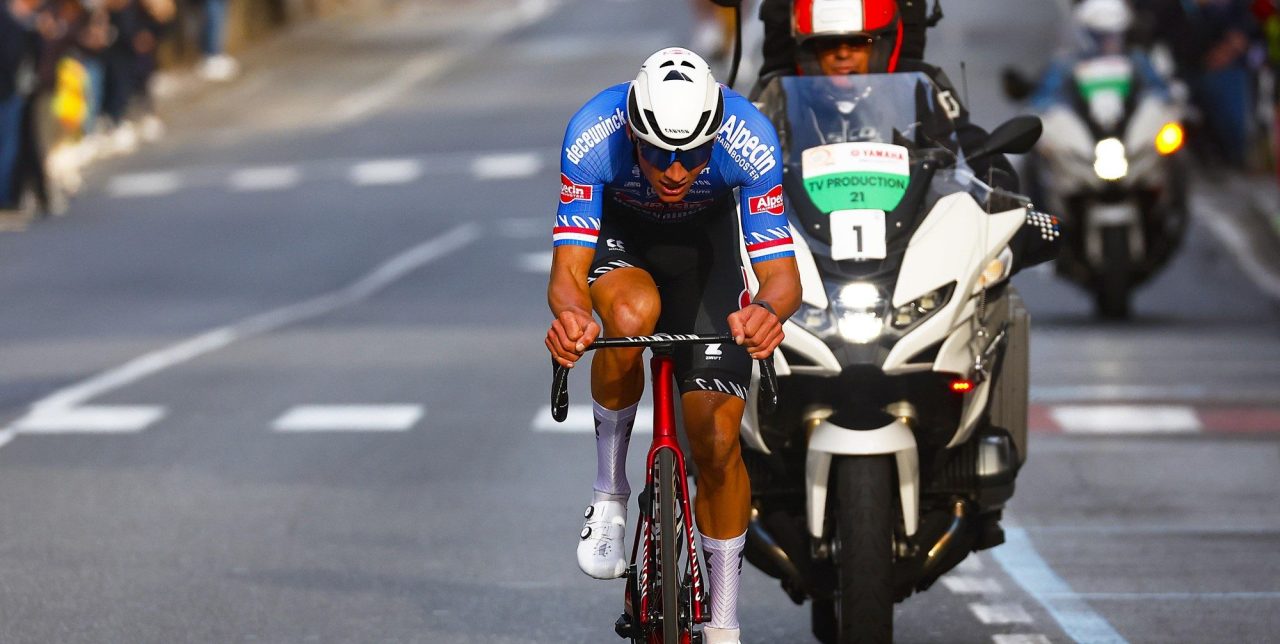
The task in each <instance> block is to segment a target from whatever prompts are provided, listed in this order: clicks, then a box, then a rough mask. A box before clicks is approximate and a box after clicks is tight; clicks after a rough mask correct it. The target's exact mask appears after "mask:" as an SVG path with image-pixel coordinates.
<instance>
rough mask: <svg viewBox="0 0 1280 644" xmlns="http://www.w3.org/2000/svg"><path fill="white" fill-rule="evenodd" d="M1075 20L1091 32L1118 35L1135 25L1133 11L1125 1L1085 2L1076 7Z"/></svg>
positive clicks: (1093, 0)
mask: <svg viewBox="0 0 1280 644" xmlns="http://www.w3.org/2000/svg"><path fill="white" fill-rule="evenodd" d="M1075 19H1076V22H1077V23H1079V24H1080V26H1082V27H1084V28H1085V29H1088V30H1089V31H1095V32H1103V33H1118V32H1122V31H1127V30H1128V29H1129V27H1130V26H1131V25H1132V24H1133V10H1132V9H1130V8H1129V3H1127V2H1125V0H1084V2H1081V3H1080V4H1078V5H1076V10H1075Z"/></svg>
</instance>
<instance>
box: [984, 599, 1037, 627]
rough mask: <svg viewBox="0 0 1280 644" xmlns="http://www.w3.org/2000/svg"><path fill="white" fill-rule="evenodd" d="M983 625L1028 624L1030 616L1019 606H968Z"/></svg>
mask: <svg viewBox="0 0 1280 644" xmlns="http://www.w3.org/2000/svg"><path fill="white" fill-rule="evenodd" d="M969 610H970V611H973V614H974V616H975V617H977V618H978V621H980V622H982V623H983V624H1030V623H1031V614H1030V613H1028V612H1027V609H1025V608H1023V607H1022V605H1021V604H969Z"/></svg>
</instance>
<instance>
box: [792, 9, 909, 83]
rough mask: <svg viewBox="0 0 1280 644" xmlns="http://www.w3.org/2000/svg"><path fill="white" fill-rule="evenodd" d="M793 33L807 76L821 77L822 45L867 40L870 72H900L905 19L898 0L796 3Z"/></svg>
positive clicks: (797, 60) (802, 72)
mask: <svg viewBox="0 0 1280 644" xmlns="http://www.w3.org/2000/svg"><path fill="white" fill-rule="evenodd" d="M791 33H792V35H794V36H795V39H796V45H797V49H796V64H797V67H799V72H800V73H801V74H805V75H817V74H821V73H822V70H821V68H820V67H819V66H818V54H817V50H818V48H819V46H820V45H821V44H822V43H823V41H824V40H825V41H828V42H829V41H830V40H832V39H838V38H851V37H852V38H866V39H868V40H870V42H871V56H870V60H869V61H868V65H867V72H868V73H871V74H885V73H891V72H894V71H896V70H897V67H898V55H899V54H900V53H901V51H902V18H901V16H900V15H899V14H898V3H897V0H795V2H794V3H792V6H791Z"/></svg>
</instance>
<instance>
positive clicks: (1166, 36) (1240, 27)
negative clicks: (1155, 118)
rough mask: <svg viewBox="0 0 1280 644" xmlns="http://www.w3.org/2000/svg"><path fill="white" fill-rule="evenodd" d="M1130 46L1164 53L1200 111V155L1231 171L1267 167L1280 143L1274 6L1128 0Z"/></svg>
mask: <svg viewBox="0 0 1280 644" xmlns="http://www.w3.org/2000/svg"><path fill="white" fill-rule="evenodd" d="M1131 2H1132V5H1133V8H1134V12H1135V17H1136V20H1135V23H1134V31H1133V40H1134V42H1135V44H1138V45H1139V46H1142V47H1144V48H1148V49H1157V50H1163V51H1164V52H1167V54H1168V56H1169V58H1170V59H1171V63H1172V65H1171V67H1172V69H1171V70H1169V71H1170V72H1171V73H1172V75H1173V76H1174V77H1175V78H1176V79H1178V80H1179V81H1181V82H1182V83H1183V85H1184V86H1185V87H1186V88H1187V89H1188V90H1189V94H1190V99H1191V102H1192V104H1193V105H1194V106H1195V107H1196V108H1197V111H1198V112H1199V114H1200V117H1201V122H1202V126H1203V132H1204V134H1205V135H1206V136H1204V137H1203V139H1204V140H1205V141H1206V142H1207V143H1208V144H1209V145H1207V146H1202V149H1201V151H1202V152H1207V153H1208V154H1210V155H1212V157H1213V160H1214V161H1218V162H1223V163H1226V164H1229V165H1231V166H1234V167H1237V168H1245V167H1252V168H1258V167H1262V166H1264V165H1266V164H1268V163H1270V164H1274V163H1275V153H1276V150H1277V146H1280V141H1278V140H1273V141H1270V145H1254V142H1257V143H1259V144H1261V143H1263V142H1265V141H1266V139H1265V137H1260V136H1258V135H1259V134H1262V133H1266V132H1272V133H1275V132H1276V130H1277V128H1276V127H1275V126H1276V124H1277V123H1278V122H1280V88H1278V87H1277V83H1276V82H1275V79H1276V78H1277V76H1278V74H1277V72H1278V71H1280V2H1277V0H1131Z"/></svg>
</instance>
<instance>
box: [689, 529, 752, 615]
mask: <svg viewBox="0 0 1280 644" xmlns="http://www.w3.org/2000/svg"><path fill="white" fill-rule="evenodd" d="M699 535H701V537H702V558H703V559H705V560H706V562H707V581H708V591H709V592H710V594H711V623H709V624H707V626H710V627H712V628H725V629H733V628H738V579H739V578H740V577H741V576H742V549H743V548H744V547H745V546H746V545H747V533H746V532H743V533H742V534H740V535H738V536H736V537H734V538H732V539H712V538H711V537H708V536H707V535H705V534H702V533H701V532H699Z"/></svg>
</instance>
